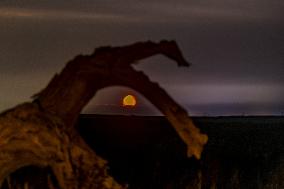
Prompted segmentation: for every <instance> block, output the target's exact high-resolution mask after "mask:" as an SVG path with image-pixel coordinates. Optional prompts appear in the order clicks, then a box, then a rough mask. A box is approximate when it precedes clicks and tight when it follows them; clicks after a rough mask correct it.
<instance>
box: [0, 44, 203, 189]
mask: <svg viewBox="0 0 284 189" xmlns="http://www.w3.org/2000/svg"><path fill="white" fill-rule="evenodd" d="M156 54H163V55H165V56H167V57H168V58H170V59H173V60H174V61H176V62H177V64H178V66H189V64H188V63H187V62H186V61H185V59H184V58H183V56H182V53H181V51H180V49H179V48H178V46H177V44H176V43H175V42H174V41H161V42H159V43H154V42H150V41H148V42H139V43H134V44H132V45H129V46H124V47H101V48H98V49H96V50H95V52H94V53H93V54H91V55H79V56H77V57H75V58H74V59H73V60H71V61H70V62H68V63H67V65H66V66H65V68H64V69H63V70H62V71H61V73H59V74H56V75H55V76H54V77H53V79H52V80H51V81H50V83H49V84H48V86H47V87H46V88H44V89H43V90H42V91H41V92H39V93H38V94H36V95H34V97H33V101H32V102H27V103H24V104H20V105H18V106H16V107H14V108H12V109H10V110H7V111H5V112H3V113H2V114H1V115H0V186H1V183H2V182H3V181H4V180H5V179H6V178H7V177H8V176H9V175H10V174H11V173H13V172H14V171H16V170H18V169H20V168H22V167H26V166H30V165H34V166H39V167H50V168H51V170H52V172H53V173H54V175H55V177H56V180H57V184H58V185H59V186H58V187H60V188H62V189H78V188H80V189H87V188H88V189H95V188H99V189H120V188H123V187H122V186H121V185H119V184H118V183H117V182H116V181H115V180H114V179H113V178H112V177H110V176H109V175H108V174H107V162H106V161H105V160H103V159H102V158H100V157H99V156H97V155H96V154H95V152H94V151H93V150H92V149H91V148H90V147H89V146H88V145H87V144H86V143H85V142H84V140H83V139H82V138H81V136H80V135H79V134H78V133H77V131H76V130H75V128H74V124H75V123H76V121H77V118H78V116H79V114H80V112H81V111H82V109H83V107H84V106H85V105H86V104H87V103H88V102H89V101H90V100H91V99H92V98H93V97H94V96H95V94H96V92H97V91H98V90H100V89H102V88H105V87H109V86H127V87H130V88H132V89H134V90H136V91H138V92H140V93H141V94H142V95H144V96H145V97H146V98H147V99H149V101H150V102H152V103H153V105H155V106H156V107H157V108H158V109H159V110H160V111H161V112H162V113H163V114H164V115H165V116H166V118H167V119H168V120H169V122H170V123H171V124H172V126H173V127H174V128H175V130H176V131H177V133H178V134H179V136H180V138H181V139H182V140H183V141H184V142H185V144H186V145H187V147H188V156H195V157H196V158H197V159H199V158H200V156H201V152H202V149H203V146H204V145H205V144H206V142H207V136H206V135H205V134H201V133H200V131H199V129H198V128H197V127H195V126H194V124H193V122H192V120H191V119H190V118H189V117H188V115H187V113H186V111H185V110H184V109H183V108H182V107H181V106H179V105H178V104H177V103H176V102H175V101H174V100H173V99H172V98H171V97H170V96H169V95H168V94H167V92H166V91H165V90H163V89H162V88H161V87H160V86H159V85H158V84H157V83H154V82H152V81H150V80H149V78H148V77H147V76H146V75H145V74H144V73H143V72H139V71H136V70H135V69H133V68H132V66H131V65H132V64H136V63H138V61H139V60H141V59H144V58H148V57H150V56H153V55H156ZM53 184H54V183H53ZM53 184H52V183H51V184H50V188H52V187H53V188H55V187H56V186H53Z"/></svg>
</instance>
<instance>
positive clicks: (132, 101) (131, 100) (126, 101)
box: [122, 95, 137, 107]
mask: <svg viewBox="0 0 284 189" xmlns="http://www.w3.org/2000/svg"><path fill="white" fill-rule="evenodd" d="M136 103H137V101H136V98H135V96H133V95H127V96H125V97H124V98H123V100H122V105H123V106H132V107H134V106H135V105H136Z"/></svg>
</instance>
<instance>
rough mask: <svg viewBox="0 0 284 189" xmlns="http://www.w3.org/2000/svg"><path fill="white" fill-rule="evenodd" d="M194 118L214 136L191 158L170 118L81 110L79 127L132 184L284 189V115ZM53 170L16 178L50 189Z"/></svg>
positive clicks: (114, 171)
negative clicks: (49, 175) (49, 176)
mask: <svg viewBox="0 0 284 189" xmlns="http://www.w3.org/2000/svg"><path fill="white" fill-rule="evenodd" d="M193 120H194V122H195V124H196V125H197V126H198V127H200V128H201V130H202V131H203V132H204V133H207V134H208V136H209V143H208V144H207V146H206V147H205V150H204V153H203V155H202V159H201V160H200V161H197V160H195V159H193V158H187V157H186V146H185V145H184V144H183V142H182V141H181V140H180V139H179V137H178V136H177V134H176V132H175V131H174V130H173V128H172V127H171V126H170V124H169V123H168V122H167V120H166V119H165V118H164V117H137V116H103V115H102V116H99V115H81V117H80V119H79V123H78V127H77V128H78V130H79V132H80V133H81V135H82V136H83V137H84V138H85V140H86V141H87V143H89V145H90V146H91V147H92V148H93V149H94V150H95V151H96V153H97V154H98V155H100V156H102V157H103V158H105V159H107V160H108V162H109V167H110V169H109V172H110V174H111V175H112V176H113V177H115V179H116V180H117V181H119V182H120V183H122V184H127V185H128V186H129V188H130V189H283V188H284V137H283V136H284V117H195V118H193ZM47 172H49V170H47V169H46V170H39V169H38V168H35V167H29V168H24V169H22V170H19V171H17V172H16V173H14V175H13V176H12V178H16V181H17V182H22V183H24V182H25V181H27V180H30V181H29V182H30V183H33V184H34V185H35V188H42V189H44V188H45V187H44V186H45V185H46V184H45V183H46V182H47V181H46V177H45V176H44V175H45V174H46V173H47ZM49 173H50V172H49ZM2 188H5V184H4V187H2ZM6 188H7V186H6Z"/></svg>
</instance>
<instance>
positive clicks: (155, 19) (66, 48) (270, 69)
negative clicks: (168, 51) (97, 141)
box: [0, 0, 284, 115]
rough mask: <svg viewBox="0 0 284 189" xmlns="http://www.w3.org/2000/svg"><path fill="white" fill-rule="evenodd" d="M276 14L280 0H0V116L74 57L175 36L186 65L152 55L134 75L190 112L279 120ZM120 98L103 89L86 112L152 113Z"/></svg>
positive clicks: (280, 47) (281, 21)
mask: <svg viewBox="0 0 284 189" xmlns="http://www.w3.org/2000/svg"><path fill="white" fill-rule="evenodd" d="M283 10H284V1H283V0H202V1H200V0H180V1H173V0H172V1H170V0H156V1H155V0H151V1H150V0H144V1H138V0H123V1H119V0H80V1H79V0H77V1H75V0H68V1H63V0H56V1H55V0H40V1H39V0H25V1H23V0H18V1H16V0H1V1H0V86H1V90H0V111H3V110H5V109H7V108H10V107H13V106H15V105H16V104H18V103H21V102H24V101H29V100H30V96H32V95H33V94H35V93H37V92H38V91H39V90H41V89H42V88H43V87H44V86H45V85H46V84H47V83H48V81H49V80H50V79H51V77H52V76H53V75H54V74H55V73H56V72H59V71H60V70H61V69H62V68H63V66H64V65H65V63H66V62H67V61H68V60H70V59H72V58H73V57H74V56H75V55H77V54H89V53H92V52H93V51H94V49H95V48H96V47H99V46H105V45H112V46H116V45H126V44H130V43H133V42H136V41H144V40H153V41H159V40H161V39H169V40H171V39H174V40H176V41H177V42H178V44H179V46H180V48H181V49H182V51H183V53H184V56H185V57H186V59H187V60H188V61H189V62H192V66H191V67H190V68H178V67H176V65H175V64H174V63H173V62H172V61H170V60H168V59H167V58H164V57H162V56H155V57H152V58H149V59H146V60H144V61H142V62H141V64H139V65H137V66H135V69H137V70H143V71H144V72H145V73H146V74H147V75H149V76H150V78H151V79H152V80H153V81H157V82H159V83H160V84H161V86H162V87H164V88H165V89H166V90H167V91H168V92H169V94H170V95H171V96H172V97H173V98H174V99H175V100H176V101H178V102H179V103H180V104H181V105H182V106H183V107H185V108H186V109H187V110H188V112H189V113H190V115H283V114H284V13H283V12H284V11H283ZM142 63H143V64H142ZM128 93H131V94H136V93H135V91H132V90H131V89H129V88H124V87H113V88H107V89H104V90H102V91H100V92H99V93H98V94H97V95H96V97H95V98H94V99H93V100H92V102H91V103H90V104H89V105H88V107H86V109H85V110H84V113H108V114H115V113H118V114H121V113H126V114H141V115H157V110H155V108H153V106H152V105H151V104H149V102H148V101H147V100H145V99H144V98H143V97H141V96H139V94H136V95H138V99H137V100H138V106H137V107H136V108H134V109H133V110H131V109H127V110H125V109H124V108H122V107H121V106H120V103H121V98H122V97H123V96H124V95H126V94H128Z"/></svg>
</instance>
